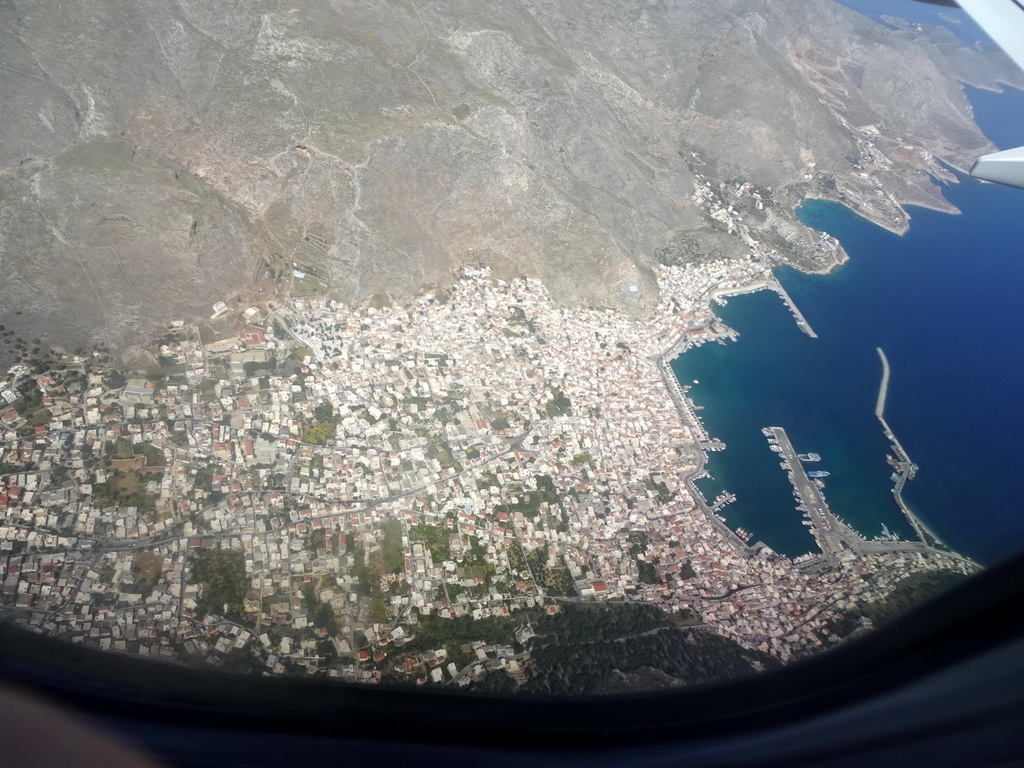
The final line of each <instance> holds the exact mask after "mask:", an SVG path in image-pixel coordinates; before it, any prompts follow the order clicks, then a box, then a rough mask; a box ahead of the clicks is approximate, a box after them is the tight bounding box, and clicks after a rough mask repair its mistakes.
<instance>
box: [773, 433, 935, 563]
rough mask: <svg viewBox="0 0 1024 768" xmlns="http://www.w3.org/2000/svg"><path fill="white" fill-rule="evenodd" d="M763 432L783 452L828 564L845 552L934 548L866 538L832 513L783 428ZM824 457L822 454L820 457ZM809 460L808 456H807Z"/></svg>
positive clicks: (799, 500)
mask: <svg viewBox="0 0 1024 768" xmlns="http://www.w3.org/2000/svg"><path fill="white" fill-rule="evenodd" d="M761 432H762V433H763V434H764V435H765V437H767V438H768V445H769V447H770V448H771V449H772V450H773V451H775V452H776V453H778V454H779V456H780V457H781V459H782V461H781V462H780V465H781V466H782V468H783V469H784V470H786V474H787V475H788V477H789V481H790V483H792V485H793V496H794V498H795V499H796V501H797V505H796V508H797V509H798V510H800V511H801V512H803V514H804V525H806V526H807V527H808V528H810V531H811V535H812V536H814V540H815V542H817V544H818V548H819V549H820V550H821V553H822V556H823V558H824V560H825V562H827V563H830V564H831V563H834V562H835V561H836V557H837V556H838V555H839V554H840V553H842V552H846V551H848V552H854V553H857V554H868V553H885V552H925V551H928V550H929V549H931V547H929V546H928V545H927V544H925V543H924V542H923V541H898V540H896V541H893V540H885V541H882V540H878V539H870V540H869V539H865V538H864V537H863V536H861V535H860V534H859V533H857V531H855V530H854V529H853V528H851V527H850V526H849V525H847V524H846V523H845V522H844V521H843V520H842V518H840V517H839V516H837V515H835V514H833V513H832V510H831V509H830V508H829V506H828V502H826V500H825V496H824V494H823V493H822V486H821V485H820V480H817V479H815V478H812V477H811V476H810V474H809V473H808V472H807V470H805V469H804V466H803V462H802V461H801V459H800V456H801V454H798V453H797V452H796V449H794V448H793V443H792V442H791V441H790V439H789V436H788V435H787V434H786V430H785V429H783V428H782V427H765V428H764V429H762V430H761ZM819 458H820V457H819ZM805 460H807V456H806V455H805Z"/></svg>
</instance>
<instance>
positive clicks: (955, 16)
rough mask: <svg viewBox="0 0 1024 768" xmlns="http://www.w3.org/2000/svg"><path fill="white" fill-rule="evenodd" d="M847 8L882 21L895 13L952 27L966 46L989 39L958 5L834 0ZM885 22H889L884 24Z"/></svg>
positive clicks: (933, 24) (906, 0)
mask: <svg viewBox="0 0 1024 768" xmlns="http://www.w3.org/2000/svg"><path fill="white" fill-rule="evenodd" d="M838 1H839V2H840V3H841V4H842V5H845V6H846V7H847V8H852V9H853V10H855V11H857V12H858V13H862V14H864V15H865V16H867V17H868V18H870V19H874V20H875V21H878V22H880V23H882V24H885V22H884V21H882V16H895V17H896V18H900V19H906V20H907V21H914V22H917V23H919V24H930V25H932V26H936V27H946V28H947V29H950V30H952V31H953V32H954V33H955V34H956V36H957V37H959V38H960V39H961V40H962V41H963V42H964V43H966V44H967V45H969V46H973V45H974V44H975V43H976V42H977V41H979V40H984V41H986V42H990V41H989V37H988V35H986V34H985V32H984V30H982V29H981V27H979V26H978V25H977V24H975V23H974V20H973V19H971V17H970V16H968V15H967V14H966V13H964V12H963V11H962V10H961V9H959V8H948V7H946V6H941V5H930V4H928V3H921V2H911V0H896V1H895V2H894V0H838ZM886 26H889V25H887V24H886Z"/></svg>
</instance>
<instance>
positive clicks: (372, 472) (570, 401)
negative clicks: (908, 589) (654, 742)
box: [0, 258, 967, 686]
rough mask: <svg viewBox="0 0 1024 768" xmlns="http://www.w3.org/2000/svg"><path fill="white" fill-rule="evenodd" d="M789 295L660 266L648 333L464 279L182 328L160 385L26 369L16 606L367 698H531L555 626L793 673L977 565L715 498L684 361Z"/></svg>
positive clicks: (13, 377) (751, 280) (61, 632)
mask: <svg viewBox="0 0 1024 768" xmlns="http://www.w3.org/2000/svg"><path fill="white" fill-rule="evenodd" d="M772 280H773V278H772V276H771V273H770V272H769V271H768V269H767V268H766V267H765V266H764V264H763V263H761V262H760V261H758V260H756V259H753V258H752V259H750V260H747V261H742V262H722V263H712V264H702V265H700V267H699V268H697V267H693V266H690V267H687V266H662V267H659V271H658V281H659V288H660V294H661V300H660V302H661V303H660V307H659V309H658V311H657V313H656V314H655V316H654V317H652V318H650V319H648V320H644V321H637V320H632V319H629V318H628V317H627V316H625V315H624V314H622V313H616V312H613V311H611V310H580V309H566V308H561V307H558V306H555V305H554V304H553V303H552V302H551V301H550V300H549V297H548V295H547V293H546V291H545V289H544V288H543V286H542V285H541V284H540V283H539V282H537V281H534V280H531V279H526V278H522V279H517V280H512V281H503V280H498V279H495V278H494V277H492V276H491V274H490V273H489V271H488V270H487V269H486V268H467V269H465V271H464V273H463V275H462V277H461V279H460V280H458V281H456V282H455V284H454V285H453V287H451V288H450V289H448V290H445V291H436V292H431V293H427V294H425V295H422V296H420V297H418V298H417V299H415V300H414V301H412V302H410V303H408V304H406V305H403V306H385V305H378V306H366V307H363V308H360V309H350V308H346V307H343V306H341V305H338V304H335V303H334V302H333V301H329V300H325V299H304V300H298V299H290V300H287V301H281V302H277V303H272V302H271V303H267V304H266V305H265V306H253V307H250V308H249V309H247V310H245V311H244V313H242V312H240V311H239V312H238V314H239V329H238V330H237V331H236V332H233V333H231V334H229V335H226V336H225V337H223V338H218V339H209V338H203V335H202V334H200V333H198V332H197V331H196V329H195V328H193V327H191V326H187V325H185V324H184V323H175V324H173V327H171V328H170V329H168V331H167V333H166V334H165V335H164V337H163V338H161V339H160V340H159V342H158V343H157V344H156V346H155V347H154V348H153V359H154V361H155V363H156V365H155V366H154V368H153V370H151V371H148V372H146V373H144V374H132V375H131V376H127V377H126V376H125V375H123V374H122V373H121V372H119V371H117V370H115V369H113V368H110V367H108V366H103V365H101V364H100V363H99V362H98V361H97V359H96V355H95V354H92V355H90V354H89V353H85V354H83V355H80V356H66V357H65V358H64V359H62V360H61V361H60V362H59V364H55V365H51V366H49V369H48V370H46V371H42V372H41V371H39V370H38V369H35V370H33V369H31V368H30V367H29V366H27V365H24V364H19V365H16V366H15V367H14V368H13V369H12V370H11V372H10V374H9V376H8V377H7V379H6V381H5V382H4V383H3V384H2V386H0V398H2V399H3V401H4V403H5V405H4V407H3V409H2V410H0V434H2V436H3V444H2V455H0V603H2V606H0V610H2V611H3V613H4V614H5V615H6V616H7V617H9V618H12V619H13V620H15V621H17V622H19V623H21V624H24V625H26V626H28V627H30V628H32V629H34V630H36V631H39V632H42V633H45V634H48V635H55V636H59V637H63V638H66V639H68V640H70V641H71V642H72V643H82V644H86V645H90V646H94V647H98V648H101V649H106V650H111V651H120V652H127V653H134V654H143V655H151V656H160V657H166V658H170V659H176V660H180V661H187V662H191V663H202V664H214V665H218V666H223V667H225V668H228V669H237V670H242V671H251V672H262V673H265V674H285V673H302V674H323V675H327V676H330V677H335V678H340V679H344V680H351V681H364V682H379V681H382V680H400V681H408V682H410V683H411V682H417V683H420V684H446V685H457V686H468V685H471V684H472V683H474V682H475V681H480V680H481V679H483V678H485V677H486V676H488V675H505V676H507V677H508V678H509V679H511V680H512V681H513V682H514V683H515V684H517V685H518V684H521V683H523V682H524V681H525V680H527V679H528V678H529V676H530V674H531V663H532V662H531V648H533V647H534V643H535V642H536V640H535V634H536V631H537V624H538V621H541V620H543V619H545V617H551V616H552V615H557V614H558V613H559V612H560V611H564V610H567V609H568V608H570V607H573V606H578V605H581V604H588V603H602V602H628V603H645V604H650V605H655V606H658V607H659V608H660V609H663V611H664V612H665V614H666V615H667V616H669V617H674V619H675V620H678V623H679V624H681V625H687V626H691V627H694V628H696V629H701V630H702V631H705V632H712V633H714V634H717V635H719V636H721V637H724V638H728V639H730V640H732V641H735V642H736V643H737V644H738V645H739V646H741V647H742V648H747V649H751V650H752V651H757V652H759V653H761V654H764V655H765V656H766V657H773V658H774V659H777V660H780V661H785V660H787V659H789V658H791V657H793V656H794V655H800V654H805V653H809V652H812V651H814V650H817V649H819V648H822V647H827V646H828V645H830V644H831V643H832V642H835V641H836V640H837V637H836V636H835V635H834V634H833V632H832V628H833V627H834V625H833V624H832V623H831V621H832V619H834V618H835V617H836V616H839V615H841V614H842V612H843V611H845V610H847V609H849V608H851V607H853V606H854V605H856V603H857V601H864V600H875V599H879V598H883V597H884V596H885V595H886V594H887V593H888V592H889V591H890V590H891V589H892V587H893V585H894V584H895V583H896V582H897V581H899V580H900V579H901V578H903V577H905V576H906V575H908V574H911V573H914V572H918V571H926V570H950V569H952V570H961V571H963V570H965V569H966V568H967V566H966V565H964V563H963V561H962V560H960V559H957V558H956V557H954V556H948V555H944V554H943V553H941V552H935V551H929V552H888V553H882V554H877V553H875V554H865V553H858V552H855V551H841V552H839V553H838V555H836V556H835V558H834V559H831V560H830V561H829V562H827V563H826V562H824V561H823V560H822V558H817V557H809V558H805V559H802V560H801V562H799V563H795V562H793V561H791V560H790V559H788V558H786V557H782V556H779V555H777V554H775V553H774V552H772V551H771V550H770V549H769V548H768V547H765V546H763V545H760V546H754V547H749V546H747V545H746V544H745V543H744V542H743V541H742V540H741V539H740V538H739V537H737V536H736V535H735V534H734V533H733V532H732V531H730V530H729V528H728V527H727V526H726V525H725V523H724V518H721V517H720V516H719V515H718V514H716V510H715V509H713V508H711V507H709V506H708V503H707V502H706V501H705V500H704V499H703V498H701V497H700V495H699V494H698V493H697V492H696V491H695V490H694V489H693V487H692V486H691V485H690V481H691V480H692V479H693V478H694V477H695V476H697V475H698V474H699V473H701V472H702V471H703V469H704V459H705V453H704V451H705V450H706V449H709V446H711V442H710V438H709V436H708V435H707V434H706V433H705V432H704V429H703V427H702V425H701V424H700V421H699V419H698V418H697V416H696V414H695V413H694V411H693V408H692V405H691V404H690V403H689V401H688V400H687V398H686V395H685V390H684V389H683V388H681V387H679V385H678V384H677V383H676V382H675V379H674V378H673V377H672V374H671V372H670V371H669V370H668V368H667V360H668V359H671V358H672V357H673V356H675V355H676V354H678V353H680V352H683V351H685V349H686V348H687V347H688V346H689V345H693V344H701V343H705V342H707V341H713V340H715V339H717V338H720V337H722V336H725V335H728V334H731V333H732V332H731V331H730V329H728V328H725V327H723V326H722V325H721V324H720V323H719V322H718V321H717V320H716V318H715V317H714V315H713V313H712V312H711V309H710V305H711V301H712V299H713V298H715V297H717V296H721V295H723V294H726V293H729V292H739V291H742V290H743V289H744V286H749V285H752V284H765V283H769V282H771V281H772ZM630 290H633V288H632V287H630ZM225 309H226V308H225V307H218V308H217V311H218V313H223V312H224V311H225ZM808 545H809V549H810V548H811V547H812V546H813V542H812V541H811V540H810V538H809V541H808ZM452 628H458V631H457V632H456V631H451V630H452Z"/></svg>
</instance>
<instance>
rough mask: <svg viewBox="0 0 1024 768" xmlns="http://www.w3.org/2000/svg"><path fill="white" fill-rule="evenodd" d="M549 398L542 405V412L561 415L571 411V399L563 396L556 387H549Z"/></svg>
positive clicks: (549, 414)
mask: <svg viewBox="0 0 1024 768" xmlns="http://www.w3.org/2000/svg"><path fill="white" fill-rule="evenodd" d="M551 395H552V398H551V400H548V402H547V403H546V404H545V406H544V412H545V413H546V414H547V415H548V416H562V415H564V414H567V413H570V412H571V411H572V401H571V400H570V399H569V398H568V397H566V396H565V393H564V392H562V390H561V389H559V388H558V387H552V388H551Z"/></svg>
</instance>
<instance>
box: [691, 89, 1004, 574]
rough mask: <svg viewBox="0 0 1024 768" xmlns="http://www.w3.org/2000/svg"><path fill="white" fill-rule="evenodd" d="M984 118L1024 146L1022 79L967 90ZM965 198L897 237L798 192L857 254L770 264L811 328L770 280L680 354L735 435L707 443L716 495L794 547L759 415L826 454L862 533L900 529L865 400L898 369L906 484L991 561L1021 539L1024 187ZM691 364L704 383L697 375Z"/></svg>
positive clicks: (758, 528)
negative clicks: (719, 443)
mask: <svg viewBox="0 0 1024 768" xmlns="http://www.w3.org/2000/svg"><path fill="white" fill-rule="evenodd" d="M970 98H971V101H972V103H973V104H974V107H975V115H976V117H977V119H978V122H979V124H980V125H981V126H982V127H983V129H984V130H985V131H986V133H987V134H988V135H989V137H990V138H992V140H993V141H994V142H995V143H996V144H997V145H999V146H1000V147H1002V148H1006V147H1009V146H1016V145H1018V144H1024V94H1021V93H1017V92H1011V93H1006V94H993V93H988V92H982V91H971V92H970ZM945 194H946V196H947V198H948V199H949V200H950V201H951V202H952V203H953V204H955V205H956V206H957V207H958V208H960V209H961V211H962V212H963V213H962V215H958V216H953V215H948V214H942V213H937V212H935V211H930V210H924V209H920V208H913V209H911V210H910V213H911V216H912V219H911V229H910V232H909V233H907V234H906V235H904V236H903V237H899V236H896V235H893V234H891V233H889V232H886V231H885V230H883V229H881V228H879V227H877V226H875V225H873V224H871V223H870V222H868V221H866V220H864V219H861V218H860V217H858V216H856V215H855V214H853V213H852V212H850V211H849V210H848V209H846V208H844V207H842V206H838V205H835V204H832V203H827V202H824V201H808V202H807V203H805V204H804V206H803V207H802V208H801V209H800V211H799V212H798V214H799V216H800V218H801V219H802V220H803V221H804V222H805V223H807V224H809V225H811V226H813V227H815V228H817V229H821V230H824V231H828V232H830V233H831V234H833V235H835V236H836V237H838V238H839V239H840V241H841V242H842V243H843V246H844V247H845V248H846V250H847V252H848V253H849V255H850V261H849V262H848V263H847V264H845V265H843V266H842V267H840V268H839V269H837V270H835V271H834V272H833V273H832V274H830V275H828V276H809V275H803V274H800V273H797V272H795V271H793V270H787V269H784V270H781V271H780V272H778V273H777V274H778V276H779V278H780V280H781V281H782V283H783V284H784V285H785V287H786V289H787V290H788V291H789V293H790V294H791V295H792V296H793V298H794V300H795V301H796V303H797V305H798V306H799V307H800V309H801V310H802V311H803V313H804V315H805V316H806V317H807V319H808V321H809V322H810V324H811V325H812V326H813V327H814V329H815V330H816V331H817V332H818V334H819V336H820V338H818V339H817V340H815V339H811V338H809V337H807V336H805V335H803V334H802V333H800V331H799V330H798V329H797V327H796V325H795V323H794V322H793V319H792V317H791V316H790V314H789V313H788V311H787V310H786V308H785V306H784V305H783V304H782V302H781V301H780V299H779V298H778V296H776V295H775V294H773V293H768V292H761V293H757V294H751V295H747V296H739V297H733V298H731V299H729V304H728V306H726V307H724V308H722V309H720V310H719V311H718V313H719V315H720V316H721V317H722V318H723V320H725V322H726V323H728V324H729V325H730V326H732V327H734V328H736V329H737V330H738V331H739V332H740V334H741V336H740V339H739V341H738V342H736V343H734V344H729V345H727V346H720V345H717V344H712V345H706V346H704V347H701V348H699V349H696V350H692V351H690V352H687V353H686V354H685V355H683V356H682V357H680V358H678V359H677V360H676V361H674V362H673V369H674V370H675V372H676V375H677V377H678V378H679V380H680V382H681V383H683V384H688V385H691V392H690V394H691V396H692V397H693V399H694V401H695V402H696V403H697V404H698V405H700V406H703V407H704V410H703V411H702V412H701V414H702V416H703V419H704V422H705V424H706V426H707V427H708V430H709V431H710V433H711V434H712V435H713V436H716V437H720V438H721V439H723V440H724V441H725V442H726V443H727V445H728V448H727V450H726V451H724V452H723V453H719V454H712V455H711V457H710V460H709V464H708V469H709V471H710V472H711V473H712V475H713V477H714V480H704V481H701V482H702V483H703V485H702V486H701V487H702V489H703V490H704V491H705V493H706V495H708V497H709V498H710V497H711V496H714V495H715V494H716V493H717V492H718V491H719V490H720V489H723V488H724V489H728V490H730V491H732V492H734V493H735V494H736V495H737V501H736V502H735V503H734V504H732V505H730V506H728V507H726V508H725V510H724V514H725V516H726V518H727V519H728V520H729V523H730V524H731V525H732V526H733V527H736V526H742V527H744V528H746V529H747V530H749V531H751V532H752V533H753V534H754V535H755V537H756V538H758V539H761V540H763V541H764V542H765V543H766V544H768V545H769V546H771V547H773V548H774V549H776V550H777V551H780V552H782V553H785V554H789V555H794V556H795V555H798V554H801V553H803V552H807V551H812V550H813V548H814V543H813V540H812V539H811V537H810V534H809V533H808V532H807V529H806V528H805V527H804V526H803V525H801V522H800V513H799V512H798V511H797V510H796V509H795V504H794V500H793V497H792V492H791V487H790V485H789V483H788V480H787V478H786V473H785V471H784V470H783V469H781V468H780V467H779V463H778V462H779V459H778V457H777V455H776V454H774V453H772V452H771V451H770V450H769V449H768V446H767V442H766V439H765V438H764V436H763V435H762V434H761V432H760V430H761V428H762V427H764V426H768V425H773V426H782V427H785V428H786V430H787V432H788V433H789V434H790V437H791V439H792V440H793V443H794V445H795V447H796V448H797V450H798V451H801V452H809V451H814V452H818V453H820V454H821V455H822V462H821V464H820V465H818V468H821V469H825V470H828V471H830V472H831V477H829V478H828V479H827V480H826V491H825V493H826V495H827V497H828V500H829V503H830V505H831V506H832V508H833V511H835V512H837V513H838V514H840V515H842V516H843V517H844V518H845V519H846V521H847V522H848V523H850V524H852V525H853V526H854V527H855V528H857V529H858V530H860V531H861V532H862V533H864V534H865V535H867V536H874V535H876V534H877V533H879V532H880V530H881V526H882V524H883V523H884V524H885V525H887V526H888V527H889V529H890V530H892V531H895V532H899V533H903V534H909V533H910V532H909V530H908V526H907V524H906V522H905V521H904V520H903V518H902V516H901V515H900V514H899V511H898V509H897V507H896V505H895V502H894V501H893V499H892V496H891V487H892V483H891V481H890V474H891V469H890V467H889V466H888V464H887V463H886V461H885V457H886V454H887V453H888V442H887V441H886V440H885V438H884V436H883V434H882V430H881V427H880V425H879V423H878V421H877V420H876V418H875V415H874V407H875V399H876V396H877V394H878V387H879V383H880V380H881V371H882V369H881V363H880V361H879V358H878V355H877V353H876V351H875V348H876V347H882V348H883V349H884V350H885V352H886V354H887V356H888V358H889V362H890V365H891V367H892V374H891V381H890V386H889V393H888V400H887V404H886V418H887V420H888V422H889V424H890V426H891V427H892V428H893V430H894V431H895V433H896V435H897V437H898V438H899V439H900V441H901V442H902V443H903V445H904V447H905V448H906V450H907V452H908V453H909V454H910V457H911V458H912V459H913V460H914V461H915V462H916V463H917V464H919V465H920V471H919V473H918V475H917V478H916V479H915V480H913V481H912V482H910V483H909V484H908V485H907V488H906V490H905V494H904V495H905V498H906V499H907V501H908V502H909V503H910V504H911V506H912V507H913V508H914V510H915V511H916V512H917V513H918V514H920V516H921V517H922V518H923V519H924V520H925V521H926V522H927V523H928V525H929V526H930V527H932V528H933V530H935V532H936V533H937V534H938V535H939V537H940V538H941V539H943V540H944V541H945V542H946V543H947V544H949V545H950V546H952V547H953V548H954V549H956V550H957V551H960V552H963V553H964V554H967V555H969V556H971V557H973V558H975V559H977V560H978V561H979V562H982V563H984V564H993V563H995V562H996V561H998V560H1000V559H1002V558H1005V557H1007V556H1009V555H1011V554H1013V553H1015V552H1017V551H1019V550H1021V549H1024V503H1022V499H1024V472H1022V471H1021V470H1022V463H1024V462H1022V459H1024V354H1022V352H1024V339H1022V334H1024V191H1021V190H1013V189H1008V188H1005V187H999V186H996V185H992V184H984V183H982V182H978V181H975V180H973V179H970V178H969V177H962V178H961V183H960V184H955V185H950V186H948V187H947V188H946V191H945ZM694 379H697V380H699V384H692V381H693V380H694Z"/></svg>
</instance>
